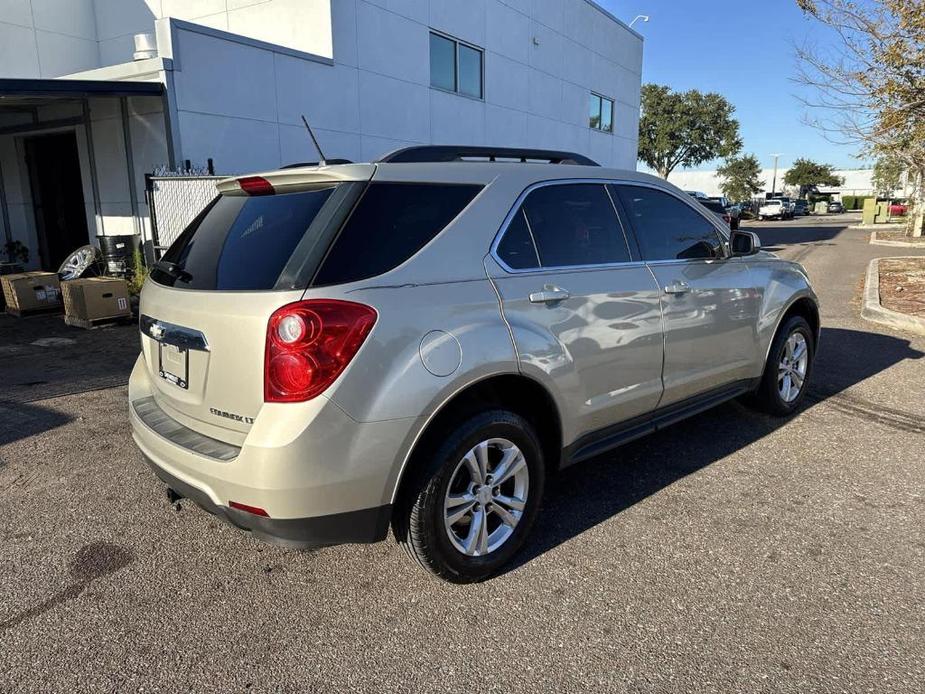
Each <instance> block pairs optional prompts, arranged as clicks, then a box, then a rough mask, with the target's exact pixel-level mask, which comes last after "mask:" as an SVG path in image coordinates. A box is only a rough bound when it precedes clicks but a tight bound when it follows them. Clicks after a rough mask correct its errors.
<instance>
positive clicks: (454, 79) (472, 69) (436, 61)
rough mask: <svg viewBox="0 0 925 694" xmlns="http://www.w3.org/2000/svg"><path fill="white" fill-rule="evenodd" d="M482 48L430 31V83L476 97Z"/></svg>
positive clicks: (480, 94)
mask: <svg viewBox="0 0 925 694" xmlns="http://www.w3.org/2000/svg"><path fill="white" fill-rule="evenodd" d="M482 60H483V52H482V49H481V48H479V47H477V46H473V45H471V44H468V43H463V42H462V41H459V40H457V39H454V38H451V37H449V36H444V35H443V34H437V33H435V32H433V31H432V32H430V86H431V87H436V88H437V89H443V90H444V91H448V92H456V93H457V94H464V95H465V96H471V97H474V98H476V99H481V98H482V97H483V93H484V91H483V89H482V75H483V70H482Z"/></svg>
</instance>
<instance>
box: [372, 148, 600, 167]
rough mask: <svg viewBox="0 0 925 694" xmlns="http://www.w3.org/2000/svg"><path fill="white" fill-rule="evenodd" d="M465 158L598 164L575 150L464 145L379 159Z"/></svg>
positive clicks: (405, 151)
mask: <svg viewBox="0 0 925 694" xmlns="http://www.w3.org/2000/svg"><path fill="white" fill-rule="evenodd" d="M466 158H473V159H475V158H482V159H488V160H489V161H497V160H498V159H503V160H519V161H521V162H527V161H542V162H548V163H550V164H578V165H580V166H600V164H598V163H597V162H596V161H594V160H593V159H589V158H588V157H586V156H585V155H583V154H577V153H575V152H559V151H556V150H552V149H520V148H518V147H477V146H472V147H467V146H463V145H421V146H416V147H404V148H403V149H396V150H395V151H394V152H389V153H388V154H386V155H385V156H384V157H382V158H381V159H379V162H381V163H386V162H387V163H390V164H410V163H418V164H420V163H434V162H450V161H463V160H464V159H466Z"/></svg>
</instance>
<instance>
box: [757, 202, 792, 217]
mask: <svg viewBox="0 0 925 694" xmlns="http://www.w3.org/2000/svg"><path fill="white" fill-rule="evenodd" d="M786 216H787V205H786V203H784V201H783V200H765V201H764V202H763V203H762V204H761V207H759V208H758V219H761V220H764V219H772V218H775V217H776V218H777V219H783V218H784V217H786Z"/></svg>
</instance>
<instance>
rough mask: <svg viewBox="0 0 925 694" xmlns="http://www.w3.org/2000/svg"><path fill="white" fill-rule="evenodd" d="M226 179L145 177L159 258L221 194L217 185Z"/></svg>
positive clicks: (178, 176) (155, 248)
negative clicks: (217, 190)
mask: <svg viewBox="0 0 925 694" xmlns="http://www.w3.org/2000/svg"><path fill="white" fill-rule="evenodd" d="M223 178H225V177H224V176H209V175H202V176H199V175H172V176H171V175H167V176H155V175H148V176H145V195H146V197H147V200H148V209H149V210H150V214H151V236H152V239H151V240H152V241H153V245H154V251H155V256H156V257H157V258H160V256H161V254H162V253H163V252H164V251H165V250H167V248H169V247H170V244H172V243H173V242H174V241H175V240H176V238H177V236H179V235H180V232H182V231H183V230H184V229H185V228H186V227H187V226H188V225H189V223H190V222H192V221H193V220H194V219H195V218H196V215H198V214H199V213H200V212H202V211H203V210H204V209H205V207H206V205H208V204H209V203H210V202H212V200H213V199H214V198H215V196H216V195H218V193H217V192H216V190H215V184H216V183H217V182H218V181H220V180H222V179H223Z"/></svg>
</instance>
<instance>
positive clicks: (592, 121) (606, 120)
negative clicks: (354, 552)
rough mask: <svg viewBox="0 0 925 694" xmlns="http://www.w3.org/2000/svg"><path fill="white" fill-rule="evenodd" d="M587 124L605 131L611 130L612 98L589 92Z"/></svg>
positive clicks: (610, 131) (609, 131)
mask: <svg viewBox="0 0 925 694" xmlns="http://www.w3.org/2000/svg"><path fill="white" fill-rule="evenodd" d="M589 103H590V109H589V110H590V113H589V116H590V118H589V121H588V125H590V126H591V127H592V128H594V129H595V130H601V131H603V132H605V133H612V132H613V99H608V98H607V97H606V96H601V95H600V94H595V93H594V92H591V100H590V102H589Z"/></svg>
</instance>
